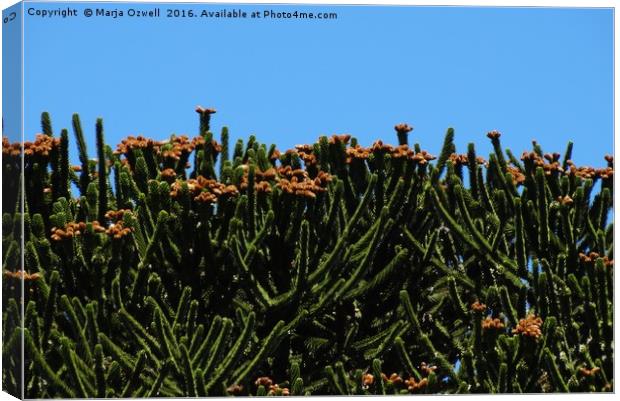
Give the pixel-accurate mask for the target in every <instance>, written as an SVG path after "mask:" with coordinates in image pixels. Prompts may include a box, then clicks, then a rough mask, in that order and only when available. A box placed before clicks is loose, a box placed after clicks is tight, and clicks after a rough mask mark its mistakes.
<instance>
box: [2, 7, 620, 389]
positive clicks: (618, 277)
mask: <svg viewBox="0 0 620 401" xmlns="http://www.w3.org/2000/svg"><path fill="white" fill-rule="evenodd" d="M36 2H45V1H37V0H27V1H25V3H36ZM49 2H81V3H85V2H96V1H89V0H86V1H49ZM15 3H17V1H13V0H0V6H1V8H2V9H5V8H7V7H9V6H11V5H13V4H15ZM106 3H214V4H223V3H232V4H235V3H236V4H238V3H246V4H314V5H383V6H386V5H388V6H389V5H409V6H410V5H428V6H483V7H484V6H488V7H492V6H493V7H497V6H500V7H515V6H516V7H587V8H592V7H611V8H614V9H615V8H616V6H617V5H618V1H609V0H590V1H578V0H563V1H562V0H538V1H531V0H530V1H508V0H504V1H502V0H494V1H493V0H473V1H467V0H445V1H436V0H435V1H433V0H426V1H403V0H401V1H397V0H336V1H333V0H312V1H300V0H288V1H277V0H273V1H260V0H243V1H234V0H219V1H193V2H192V1H179V0H150V1H144V0H138V1H106ZM615 21H616V18H615V10H614V67H615V68H614V157H615V159H616V160H618V154H617V153H618V152H616V147H615V143H616V139H617V135H618V127H617V120H616V118H615V116H616V115H618V103H617V102H616V95H617V93H618V83H617V81H616V79H615V76H616V71H617V65H618V60H617V52H616V51H615V50H616V44H617V43H618V31H617V30H616V29H615ZM23 27H24V22H22V38H23ZM1 32H2V30H1V29H0V43H1V41H2V33H1ZM0 46H1V45H0ZM0 59H1V52H0ZM22 60H23V50H22ZM0 65H1V63H0ZM0 72H1V67H0ZM1 88H2V84H1V83H0V91H1ZM22 92H23V85H22ZM23 107H24V105H23V98H22V113H23V111H24V108H23ZM1 108H2V99H1V96H0V109H1ZM22 115H23V114H22ZM22 132H23V121H22ZM619 184H620V177H619V176H618V174H615V175H614V186H615V188H618V185H619ZM0 196H1V186H0ZM613 199H614V212H615V213H617V212H616V211H617V210H618V206H619V205H620V200H619V199H618V197H614V198H613ZM614 222H616V219H615V218H614ZM619 233H620V228H618V225H616V226H615V227H614V237H615V238H618V234H619ZM0 247H1V244H0ZM614 253H615V252H614ZM614 259H615V256H614ZM617 266H620V265H617ZM616 268H619V267H616ZM619 282H620V274H615V278H614V284H615V285H614V323H615V328H614V338H615V339H617V338H618V336H617V335H616V334H617V332H618V326H620V319H619V318H618V317H619V316H620V315H619V309H620V307H618V305H617V304H616V302H615V299H616V297H615V295H616V294H617V290H618V283H619ZM22 308H23V305H22ZM22 313H23V311H22ZM22 340H23V339H22ZM22 347H23V344H22ZM22 349H23V348H22ZM616 354H617V353H616ZM618 359H619V358H618V356H617V355H616V358H615V361H614V373H616V372H619V370H618ZM1 364H2V361H1V358H0V369H1ZM614 377H615V378H617V376H615V374H614ZM617 385H618V384H616V387H617ZM481 396H483V397H489V396H488V395H481ZM415 397H416V399H418V398H421V399H429V398H431V397H457V396H415ZM463 397H467V398H471V396H463ZM491 397H492V396H491ZM495 397H501V399H503V400H509V401H512V400H515V401H516V400H521V399H522V398H523V397H526V398H527V399H528V400H530V399H532V400H533V399H538V398H539V397H540V398H543V397H544V399H556V398H557V399H560V398H566V397H570V399H571V400H592V399H606V400H609V399H611V398H610V397H613V395H612V393H610V394H578V393H571V394H567V395H561V394H549V395H543V394H536V395H495ZM327 398H329V399H338V398H342V399H346V398H348V397H333V396H332V397H322V396H312V397H311V400H320V399H327ZM12 399H14V398H13V397H11V396H10V395H8V394H7V393H4V392H2V393H0V401H4V400H12ZM373 399H385V400H393V399H394V396H385V397H373ZM164 400H183V399H182V398H179V399H175V398H165V399H164Z"/></svg>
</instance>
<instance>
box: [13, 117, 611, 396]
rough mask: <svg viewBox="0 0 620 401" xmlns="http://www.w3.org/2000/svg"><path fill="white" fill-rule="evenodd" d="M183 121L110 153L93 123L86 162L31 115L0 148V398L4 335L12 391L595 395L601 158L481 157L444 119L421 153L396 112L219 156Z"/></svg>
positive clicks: (605, 233)
mask: <svg viewBox="0 0 620 401" xmlns="http://www.w3.org/2000/svg"><path fill="white" fill-rule="evenodd" d="M196 111H197V112H198V114H199V119H200V120H199V121H200V124H199V131H198V135H197V136H196V137H195V138H193V139H189V138H187V137H185V136H174V135H173V136H171V137H170V138H169V139H168V140H166V141H155V140H152V139H148V138H142V137H137V138H134V137H129V138H126V139H125V140H123V142H122V143H121V144H119V145H118V147H117V148H116V150H114V151H113V150H112V149H111V148H110V147H109V146H107V145H106V144H105V141H104V134H103V132H104V130H103V121H102V120H101V119H99V120H97V122H96V124H95V129H94V132H95V139H96V148H97V158H96V159H90V158H89V155H88V152H87V148H86V140H85V131H84V130H83V129H82V126H81V122H80V119H79V117H78V116H77V115H75V116H73V130H74V134H75V140H76V142H77V145H78V146H77V148H78V151H79V160H80V165H79V166H71V164H70V158H69V142H70V138H69V134H68V131H67V130H61V131H60V136H59V137H58V138H56V137H54V134H53V131H52V124H51V120H50V117H49V115H48V114H47V113H44V114H43V116H42V120H41V121H42V122H41V124H42V129H43V132H44V135H42V136H38V137H37V139H36V141H34V142H32V143H26V144H24V147H23V149H22V148H20V146H19V144H17V145H15V144H10V143H8V142H7V141H4V143H3V145H4V146H3V179H5V185H6V186H7V187H8V186H12V187H11V188H14V190H13V191H9V193H10V194H11V197H10V198H9V203H8V204H7V202H4V210H3V212H4V215H3V220H2V227H3V236H2V241H3V249H5V251H4V254H3V270H4V276H3V294H5V295H4V305H6V307H5V310H4V311H3V344H4V351H3V363H4V365H3V366H4V367H5V368H4V370H3V380H4V383H5V386H6V387H5V388H7V389H8V390H9V391H10V392H13V393H15V394H17V393H18V392H19V385H20V384H19V377H18V376H17V367H18V366H19V363H20V356H19V347H20V344H21V341H20V338H21V336H22V335H23V337H24V344H25V353H26V354H25V362H26V364H25V366H26V368H25V374H26V383H25V386H26V396H27V397H28V398H53V397H66V398H72V397H82V398H84V397H86V398H89V397H155V396H160V397H161V396H174V397H180V396H208V395H226V394H231V395H287V394H293V395H306V394H343V395H354V394H380V395H383V394H406V393H427V394H430V393H508V392H513V393H519V392H523V393H526V392H527V393H530V392H565V391H612V390H613V356H614V355H613V347H614V344H613V330H612V316H613V303H612V299H613V223H612V222H610V221H608V220H609V214H610V213H611V212H612V204H613V202H612V201H613V199H612V194H613V159H612V158H611V157H607V158H606V159H607V166H606V167H605V168H601V169H594V168H590V167H577V166H575V165H574V164H573V163H572V161H571V160H570V157H571V156H570V155H571V153H572V151H573V149H572V144H569V146H568V149H567V154H566V155H565V156H564V159H563V160H562V161H560V155H559V154H545V153H543V151H542V149H541V147H540V145H539V144H537V143H534V147H533V150H532V151H531V152H524V153H523V154H522V156H521V157H520V158H517V157H515V156H514V155H513V154H512V153H511V152H510V151H509V150H505V151H504V150H503V149H502V147H501V143H500V134H499V133H498V132H496V131H492V132H490V133H489V134H488V137H489V138H490V139H491V142H492V145H493V153H492V154H491V155H490V156H489V159H488V161H487V160H484V159H482V158H480V157H479V156H477V155H476V151H475V147H474V145H473V144H470V145H469V146H468V149H467V153H466V154H458V153H456V148H455V145H454V143H453V139H454V135H455V133H454V130H452V129H449V130H448V132H447V134H446V137H445V141H444V144H443V146H442V149H441V153H440V155H439V156H438V158H435V157H434V156H432V155H431V154H430V153H428V152H426V151H423V150H421V148H420V145H418V144H414V145H413V146H412V147H411V148H410V147H409V146H408V145H407V143H408V142H409V136H410V131H411V130H412V128H411V127H409V126H407V125H405V124H399V125H397V126H396V127H395V129H396V131H397V134H398V140H399V143H400V145H399V146H396V147H393V146H390V145H386V144H384V143H382V142H376V143H375V144H373V146H372V147H369V148H364V147H362V146H361V145H359V143H358V141H357V140H356V139H355V138H350V137H349V136H347V135H342V136H333V137H331V138H327V137H321V138H320V139H319V140H318V141H317V142H316V143H315V144H311V145H300V146H298V147H297V148H296V149H293V150H290V151H287V152H285V153H280V152H279V151H278V150H277V149H276V147H275V146H273V145H272V146H270V147H267V146H266V145H265V144H261V143H260V142H258V141H257V140H256V138H254V137H250V138H249V140H248V141H247V142H244V141H242V140H239V141H237V143H236V144H235V146H234V149H231V150H232V153H231V154H229V144H228V142H229V133H228V129H227V128H223V129H222V132H221V143H218V142H217V141H215V140H214V135H213V133H212V131H211V129H212V127H211V122H212V121H211V116H212V114H213V113H215V111H214V110H210V109H203V108H198V109H197V110H196ZM22 151H23V157H24V166H25V171H24V177H25V178H24V179H25V180H26V181H25V183H26V185H25V193H23V194H21V192H20V191H18V190H17V188H19V185H21V184H20V181H19V180H20V175H19V174H16V172H19V168H20V167H19V166H20V161H21V160H20V157H21V152H22ZM435 159H437V161H436V162H435V163H434V162H433V160H435ZM76 189H77V192H76ZM5 192H6V191H5ZM21 199H23V200H24V201H25V208H24V210H25V213H24V214H23V215H22V214H20V213H19V210H20V209H19V208H16V205H18V203H19V202H20V201H21ZM22 219H23V221H24V226H25V232H24V244H25V245H24V249H23V252H24V260H25V266H24V271H25V273H24V274H23V275H22V274H21V273H20V271H19V266H20V260H21V256H20V252H21V249H20V246H19V243H20V240H21V222H22ZM22 279H23V280H24V285H25V290H26V291H25V294H26V298H27V299H26V302H25V314H24V317H23V319H22V317H21V315H20V310H19V307H18V300H19V299H20V298H19V297H20V282H19V281H20V280H22ZM22 325H23V328H22Z"/></svg>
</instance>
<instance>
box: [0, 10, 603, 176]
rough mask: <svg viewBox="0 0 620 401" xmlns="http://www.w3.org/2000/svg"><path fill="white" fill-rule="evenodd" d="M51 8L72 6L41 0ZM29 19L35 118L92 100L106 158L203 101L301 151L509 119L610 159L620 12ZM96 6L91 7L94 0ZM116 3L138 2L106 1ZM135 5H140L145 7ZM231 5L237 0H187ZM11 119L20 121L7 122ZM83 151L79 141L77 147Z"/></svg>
mask: <svg viewBox="0 0 620 401" xmlns="http://www.w3.org/2000/svg"><path fill="white" fill-rule="evenodd" d="M30 6H32V7H35V8H37V9H44V8H58V7H60V6H62V4H58V3H54V4H47V5H46V4H44V3H43V4H42V3H30V4H26V9H27V8H28V7H30ZM155 6H157V7H159V8H160V9H162V14H164V15H162V18H160V19H141V20H140V19H135V18H119V19H115V20H112V19H105V18H85V17H83V16H82V13H83V10H84V8H85V7H87V5H83V4H82V5H81V4H79V3H78V4H75V3H73V4H71V7H75V8H77V9H78V13H79V14H80V17H77V18H71V19H58V18H53V19H49V18H48V19H41V18H37V17H31V16H27V17H26V19H25V41H26V50H25V103H26V114H25V130H26V137H30V138H31V137H33V136H34V134H35V133H36V132H39V131H40V127H39V116H40V113H41V112H42V111H44V110H46V111H49V112H50V113H51V116H52V121H53V125H54V128H55V130H56V132H59V129H60V128H63V127H66V128H70V127H71V114H72V113H74V112H78V113H79V114H80V116H81V117H82V124H83V126H84V127H85V129H86V130H87V133H88V135H89V137H88V143H89V145H90V149H89V150H90V153H91V155H92V156H93V157H94V156H95V152H94V150H95V149H94V124H95V119H96V118H97V117H103V119H104V126H105V133H106V138H107V140H108V141H109V142H111V143H114V144H116V143H118V142H119V140H120V139H121V138H122V137H125V136H127V135H129V134H134V135H135V134H144V135H147V136H151V137H155V138H161V139H163V138H165V137H167V136H168V135H170V134H171V133H177V134H182V133H187V134H190V136H191V135H194V134H195V133H196V131H197V129H198V119H197V114H196V113H195V112H194V107H195V106H196V105H198V104H200V105H203V106H205V107H214V108H216V109H217V111H218V112H217V114H216V115H215V116H214V119H213V123H212V127H213V129H214V131H216V133H217V134H218V135H219V130H220V128H221V127H222V126H223V125H227V126H229V128H230V130H231V135H232V136H233V137H234V138H236V137H242V138H246V137H247V136H248V135H249V134H256V135H257V137H258V139H259V140H260V141H262V142H266V143H276V144H277V145H278V147H279V148H280V149H287V148H289V147H292V146H293V145H295V144H298V143H308V142H313V141H314V140H315V139H316V138H317V137H318V136H319V135H321V134H333V133H350V134H352V135H354V136H356V137H358V138H359V140H360V142H361V143H362V144H365V145H369V144H371V143H372V142H373V141H374V140H375V139H378V138H381V139H384V140H387V141H388V142H391V143H396V142H397V140H396V135H395V132H394V130H393V126H394V124H396V123H400V122H406V123H409V124H410V125H413V126H414V127H415V130H414V131H413V132H412V136H411V137H410V138H411V142H419V143H420V144H421V145H422V148H423V149H427V150H429V151H431V152H432V153H439V151H440V148H441V142H442V140H443V135H444V133H445V130H446V128H447V127H450V126H451V127H454V128H455V130H456V143H457V149H458V150H459V151H460V152H461V153H465V152H466V146H467V143H468V142H475V143H476V145H477V148H478V150H479V153H481V154H483V155H484V156H485V157H486V156H487V155H488V153H489V151H490V149H491V147H490V144H489V140H488V139H487V138H486V136H485V134H486V132H487V131H489V130H492V129H497V130H499V131H501V132H502V133H503V136H502V142H503V144H504V145H505V146H506V147H509V148H510V149H511V150H513V152H514V153H516V154H519V155H520V153H521V151H523V150H525V149H530V148H531V143H530V141H531V140H532V139H537V140H538V141H539V142H540V143H541V144H542V146H543V149H545V151H559V152H561V153H563V152H564V149H565V146H566V142H567V141H568V140H573V141H574V142H575V150H574V152H573V160H575V161H576V162H577V163H578V164H592V165H595V166H603V165H604V164H605V162H604V160H603V159H602V157H603V155H604V154H605V153H612V150H613V10H611V9H549V8H447V7H444V8H438V7H424V8H422V7H363V6H360V7H357V6H356V7H353V6H342V7H336V6H316V7H301V6H295V5H291V6H267V5H248V6H245V7H242V8H243V9H244V10H246V11H248V12H251V11H252V10H256V9H259V10H264V9H266V8H271V9H275V10H295V9H297V10H306V11H329V12H332V11H335V12H337V13H338V19H337V20H323V21H317V20H314V21H299V20H287V21H286V20H264V19H260V20H255V19H246V20H239V19H235V20H233V19H218V20H215V19H200V18H194V19H167V18H165V8H166V5H162V4H159V5H148V4H140V5H139V6H138V7H134V8H139V9H150V8H152V7H155ZM88 7H93V5H92V4H90V5H88ZM107 7H108V9H113V8H117V9H122V10H125V11H126V10H127V9H128V8H130V6H129V5H126V4H108V5H107ZM132 7H133V6H132ZM183 7H185V8H192V9H194V10H199V11H200V10H202V9H209V10H218V9H222V8H224V7H225V8H228V9H232V8H236V7H233V6H231V5H224V6H222V5H193V6H192V5H185V6H182V5H178V4H176V5H174V8H176V9H180V8H183ZM7 128H8V127H7ZM74 149H75V141H73V145H72V150H74Z"/></svg>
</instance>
